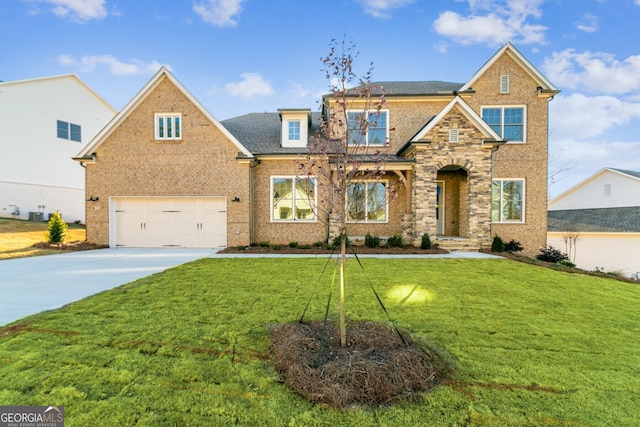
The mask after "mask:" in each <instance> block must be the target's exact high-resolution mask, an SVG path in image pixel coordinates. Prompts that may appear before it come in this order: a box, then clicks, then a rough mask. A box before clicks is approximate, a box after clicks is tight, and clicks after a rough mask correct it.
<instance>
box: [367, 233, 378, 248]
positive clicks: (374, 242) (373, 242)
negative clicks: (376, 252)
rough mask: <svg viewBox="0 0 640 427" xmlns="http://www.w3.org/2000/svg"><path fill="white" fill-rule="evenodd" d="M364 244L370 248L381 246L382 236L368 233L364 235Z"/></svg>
mask: <svg viewBox="0 0 640 427" xmlns="http://www.w3.org/2000/svg"><path fill="white" fill-rule="evenodd" d="M364 245H365V246H366V247H368V248H377V247H379V246H380V237H378V236H372V235H371V234H370V233H367V235H366V236H364Z"/></svg>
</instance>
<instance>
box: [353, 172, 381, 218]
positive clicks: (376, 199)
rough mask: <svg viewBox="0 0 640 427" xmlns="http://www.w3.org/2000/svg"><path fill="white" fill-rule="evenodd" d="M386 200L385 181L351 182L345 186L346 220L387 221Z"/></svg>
mask: <svg viewBox="0 0 640 427" xmlns="http://www.w3.org/2000/svg"><path fill="white" fill-rule="evenodd" d="M387 202H388V197H387V182H385V181H360V182H353V183H351V184H349V186H348V187H347V221H349V222H355V221H362V222H387V218H388V203H387Z"/></svg>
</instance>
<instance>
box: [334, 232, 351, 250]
mask: <svg viewBox="0 0 640 427" xmlns="http://www.w3.org/2000/svg"><path fill="white" fill-rule="evenodd" d="M342 239H346V241H347V246H349V245H350V244H351V241H350V240H349V236H347V235H346V234H340V235H339V236H336V237H334V238H333V241H332V242H331V245H330V246H333V247H334V248H339V247H340V243H342Z"/></svg>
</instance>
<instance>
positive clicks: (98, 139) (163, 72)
mask: <svg viewBox="0 0 640 427" xmlns="http://www.w3.org/2000/svg"><path fill="white" fill-rule="evenodd" d="M165 78H166V79H169V81H171V83H173V84H174V85H175V86H176V87H177V88H178V90H180V92H182V93H183V94H184V96H185V97H187V98H188V99H189V101H191V103H193V105H195V106H196V108H198V109H199V110H200V111H201V112H202V114H204V115H205V117H207V119H209V120H210V121H211V123H213V124H214V126H215V127H216V128H217V129H218V130H220V132H222V133H223V134H224V135H225V136H226V137H227V138H229V140H230V141H231V142H232V143H233V144H234V145H235V146H236V147H237V148H238V151H239V152H240V153H241V154H243V155H244V156H246V157H253V155H252V154H251V152H250V151H249V150H247V148H246V147H244V146H243V145H242V144H241V143H240V141H238V139H236V137H235V136H233V135H232V134H231V133H230V132H229V131H228V130H227V129H226V128H225V127H224V126H222V124H221V123H220V122H219V121H218V120H217V119H216V118H215V117H213V116H212V115H211V113H209V111H207V109H206V108H204V106H203V105H202V104H200V102H199V101H198V100H197V99H196V98H195V97H194V96H193V95H191V93H189V91H188V90H187V89H186V88H185V87H184V86H182V84H181V83H180V82H179V81H178V80H177V79H176V78H175V77H174V76H173V74H171V73H170V72H169V70H168V69H167V68H166V67H162V68H160V70H158V72H157V73H156V74H155V75H154V76H153V77H152V78H151V80H149V81H148V82H147V84H146V85H144V87H143V88H142V89H141V90H140V91H139V92H138V93H137V94H136V96H134V97H133V99H132V100H131V101H129V103H128V104H127V105H126V106H125V107H124V108H123V109H122V110H121V111H120V112H119V113H118V114H116V116H115V117H114V118H113V119H112V120H111V121H110V122H109V123H108V124H107V125H106V126H105V127H104V128H103V129H102V130H101V131H100V132H98V134H97V135H96V136H95V137H94V138H93V139H92V140H91V142H89V144H87V145H86V146H85V147H84V148H83V149H82V151H80V153H78V155H77V156H76V157H74V160H78V161H82V160H83V159H87V158H90V157H91V155H92V154H93V153H94V152H95V151H96V150H97V149H98V147H99V146H100V144H102V143H103V142H104V141H105V140H106V139H107V138H108V137H109V135H111V133H112V132H113V131H114V130H115V129H116V128H117V127H118V126H120V124H121V123H122V122H123V121H124V120H125V119H126V118H127V117H129V115H130V114H131V113H132V112H133V111H134V110H135V109H136V108H137V107H138V106H139V105H140V103H142V101H144V100H145V99H146V98H147V96H149V94H150V93H151V92H153V90H154V89H155V88H156V87H157V86H158V85H159V84H160V83H161V82H162V80H163V79H165Z"/></svg>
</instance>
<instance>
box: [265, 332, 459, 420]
mask: <svg viewBox="0 0 640 427" xmlns="http://www.w3.org/2000/svg"><path fill="white" fill-rule="evenodd" d="M323 329H324V322H322V321H316V322H312V323H285V324H279V325H276V326H273V327H272V328H271V343H272V346H273V351H274V354H275V362H276V368H277V369H278V371H279V372H280V373H281V374H282V375H283V376H284V378H285V382H286V383H287V384H288V385H289V386H290V387H291V388H293V389H294V390H295V391H296V392H298V393H300V394H301V395H303V396H305V397H306V398H307V399H309V400H310V401H312V402H316V403H322V404H325V405H328V406H331V407H333V408H337V409H346V408H352V407H358V406H378V405H384V404H389V403H393V402H395V401H398V400H400V399H407V398H410V397H414V396H416V395H418V394H420V393H424V392H427V391H429V390H431V389H433V388H434V387H435V386H436V385H438V384H439V383H440V382H442V381H443V380H444V379H448V378H449V377H450V376H451V375H452V373H453V368H452V367H449V366H447V364H446V363H445V361H444V358H443V357H442V355H440V353H438V352H436V351H435V350H430V349H426V348H425V349H421V348H419V347H418V346H417V345H416V344H415V343H414V342H413V341H412V340H411V338H410V337H409V335H408V334H405V333H403V339H404V342H403V340H402V339H401V338H400V336H399V335H398V332H397V331H396V330H395V329H393V328H389V327H386V326H384V325H381V324H379V323H375V322H363V323H357V324H355V325H352V326H350V327H349V328H348V329H347V346H346V347H344V348H343V347H341V346H340V332H339V329H338V328H337V327H336V326H335V325H333V324H331V323H327V330H326V332H324V333H323ZM323 336H324V339H323Z"/></svg>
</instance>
